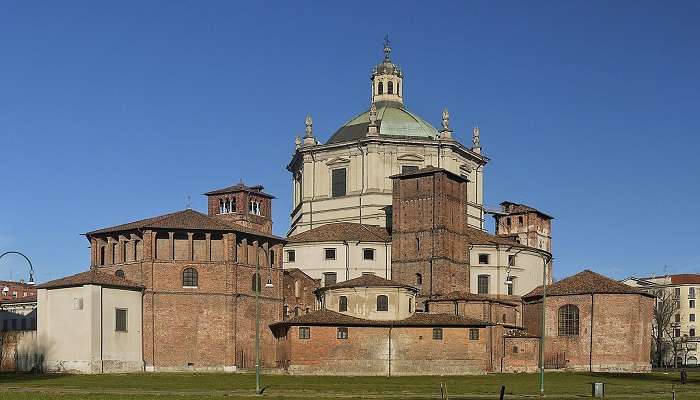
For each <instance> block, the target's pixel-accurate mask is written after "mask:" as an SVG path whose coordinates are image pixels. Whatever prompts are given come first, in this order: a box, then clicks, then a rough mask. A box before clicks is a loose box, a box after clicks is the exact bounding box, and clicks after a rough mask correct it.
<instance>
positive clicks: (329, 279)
mask: <svg viewBox="0 0 700 400" xmlns="http://www.w3.org/2000/svg"><path fill="white" fill-rule="evenodd" d="M336 282H338V274H337V273H335V272H324V273H323V283H324V286H330V285H335V283H336Z"/></svg>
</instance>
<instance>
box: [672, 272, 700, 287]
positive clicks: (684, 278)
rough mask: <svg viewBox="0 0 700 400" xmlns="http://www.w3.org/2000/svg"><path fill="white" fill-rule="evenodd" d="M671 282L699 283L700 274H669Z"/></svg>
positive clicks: (678, 283) (681, 283) (679, 283)
mask: <svg viewBox="0 0 700 400" xmlns="http://www.w3.org/2000/svg"><path fill="white" fill-rule="evenodd" d="M669 277H670V278H671V283H672V284H677V285H684V284H692V283H700V274H677V275H670V276H669Z"/></svg>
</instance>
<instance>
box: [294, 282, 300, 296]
mask: <svg viewBox="0 0 700 400" xmlns="http://www.w3.org/2000/svg"><path fill="white" fill-rule="evenodd" d="M294 297H301V283H300V282H299V280H298V279H297V280H295V281H294Z"/></svg>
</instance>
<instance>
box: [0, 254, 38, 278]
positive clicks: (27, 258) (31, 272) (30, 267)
mask: <svg viewBox="0 0 700 400" xmlns="http://www.w3.org/2000/svg"><path fill="white" fill-rule="evenodd" d="M8 254H18V255H20V256H22V257H24V259H25V260H27V263H29V282H27V283H29V284H30V285H33V284H34V266H33V265H32V261H31V260H30V259H29V257H27V256H25V255H24V254H22V253H20V252H19V251H6V252H4V253H2V254H0V259H1V258H3V257H4V256H6V255H8Z"/></svg>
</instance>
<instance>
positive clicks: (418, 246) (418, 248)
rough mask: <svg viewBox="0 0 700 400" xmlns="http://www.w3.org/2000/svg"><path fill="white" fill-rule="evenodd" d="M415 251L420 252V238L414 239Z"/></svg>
mask: <svg viewBox="0 0 700 400" xmlns="http://www.w3.org/2000/svg"><path fill="white" fill-rule="evenodd" d="M416 251H420V238H416Z"/></svg>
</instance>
